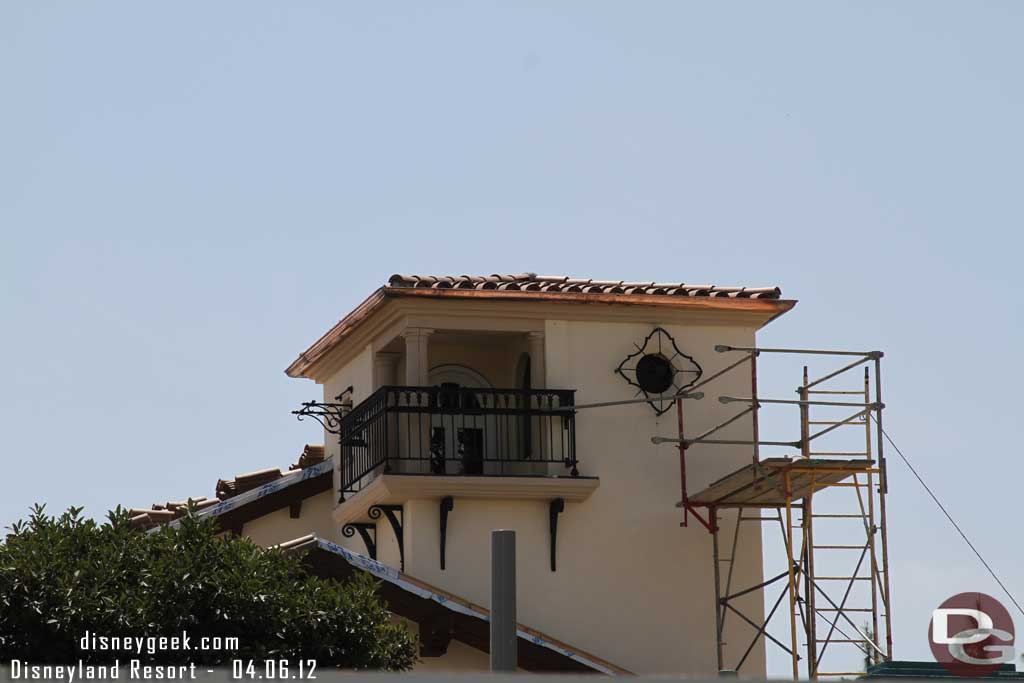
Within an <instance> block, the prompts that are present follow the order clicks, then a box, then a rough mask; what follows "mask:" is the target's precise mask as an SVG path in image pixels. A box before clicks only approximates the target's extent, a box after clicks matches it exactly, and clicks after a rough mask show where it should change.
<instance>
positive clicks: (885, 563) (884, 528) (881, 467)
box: [868, 352, 892, 661]
mask: <svg viewBox="0 0 1024 683" xmlns="http://www.w3.org/2000/svg"><path fill="white" fill-rule="evenodd" d="M874 360H875V425H876V426H877V427H878V431H877V436H876V437H875V441H877V445H878V479H879V487H878V514H879V522H880V525H881V534H882V571H883V574H882V592H883V596H882V606H883V607H884V609H885V660H886V661H891V660H892V618H891V617H890V616H889V613H890V612H891V611H892V610H891V607H892V593H891V592H890V591H889V530H888V520H887V519H886V512H885V497H886V494H888V493H889V473H888V471H887V469H886V464H885V445H884V443H883V441H884V440H885V430H884V429H883V428H882V409H883V406H884V404H883V403H882V354H881V353H880V352H876V353H875V359H874ZM868 414H869V415H870V413H868ZM876 638H877V636H876Z"/></svg>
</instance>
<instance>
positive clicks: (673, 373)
mask: <svg viewBox="0 0 1024 683" xmlns="http://www.w3.org/2000/svg"><path fill="white" fill-rule="evenodd" d="M633 346H635V347H636V351H635V352H633V353H631V354H629V355H628V356H626V358H625V359H624V360H623V361H622V362H621V363H619V367H617V368H615V374H617V375H619V376H620V377H622V379H624V380H626V382H628V383H629V385H630V386H633V387H636V389H637V391H636V394H634V396H640V395H641V394H643V396H644V398H647V399H650V400H648V404H650V406H651V408H653V409H654V412H655V413H657V414H658V415H661V414H663V413H665V412H667V411H668V410H669V408H671V407H672V404H673V403H675V401H656V400H653V399H663V398H671V397H672V396H676V395H677V394H681V393H682V392H683V391H685V390H686V389H687V388H689V387H692V386H693V385H694V384H696V382H697V380H698V379H700V376H701V375H702V374H704V371H703V370H702V369H701V367H700V365H699V364H698V363H697V361H695V360H694V359H693V357H691V356H688V355H686V354H685V353H683V352H682V351H681V350H680V349H679V347H678V346H677V345H676V340H675V339H673V337H672V335H670V334H669V333H668V332H666V331H665V330H664V329H662V328H660V327H655V328H654V329H653V330H652V331H651V333H650V334H649V335H647V336H646V337H645V338H644V340H643V342H642V343H640V344H637V343H636V342H634V343H633Z"/></svg>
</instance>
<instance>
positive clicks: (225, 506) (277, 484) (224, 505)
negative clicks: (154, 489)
mask: <svg viewBox="0 0 1024 683" xmlns="http://www.w3.org/2000/svg"><path fill="white" fill-rule="evenodd" d="M333 467H334V461H333V459H332V458H327V459H326V460H324V461H322V462H318V463H317V464H315V465H313V466H311V467H307V468H306V469H303V470H293V471H291V472H289V473H288V474H285V475H284V476H282V477H281V478H280V479H277V480H275V481H271V482H268V483H266V484H264V485H263V486H260V487H258V488H254V489H252V490H251V491H246V492H245V493H239V494H238V495H237V496H234V497H232V498H228V499H227V500H222V501H221V502H219V503H217V504H216V505H211V506H209V507H205V508H203V509H202V510H200V511H199V512H198V513H196V516H197V517H207V516H212V517H218V516H220V515H223V514H224V513H225V512H228V511H229V510H234V509H236V508H240V507H242V506H243V505H246V504H247V503H251V502H253V501H255V500H259V499H260V498H263V497H264V496H269V495H270V494H271V493H277V492H278V491H280V490H282V489H286V488H288V487H289V486H294V485H295V484H298V483H299V482H303V481H306V480H307V479H313V478H315V477H319V476H320V475H321V474H324V473H325V472H330V471H331V469H332V468H333ZM179 524H181V520H179V519H175V520H172V521H170V522H168V525H170V526H178V525H179ZM159 528H160V527H154V528H153V529H150V532H153V531H156V529H159Z"/></svg>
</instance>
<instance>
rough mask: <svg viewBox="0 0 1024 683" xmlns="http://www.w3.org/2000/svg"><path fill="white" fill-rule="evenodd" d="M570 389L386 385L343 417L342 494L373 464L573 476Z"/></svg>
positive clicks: (386, 468) (411, 469) (426, 470)
mask: <svg viewBox="0 0 1024 683" xmlns="http://www.w3.org/2000/svg"><path fill="white" fill-rule="evenodd" d="M574 394H575V391H574V390H569V389H467V388H463V387H454V386H446V385H441V386H435V387H401V386H385V387H381V388H380V389H379V390H377V391H376V392H374V393H373V394H372V395H371V396H370V397H368V398H367V399H366V400H365V401H363V402H362V403H360V404H359V405H357V406H355V407H354V408H352V409H351V411H349V412H348V413H347V414H345V415H344V416H342V417H341V418H340V420H339V422H338V424H337V433H338V434H339V439H340V445H341V493H342V494H343V495H344V494H345V493H351V492H353V491H356V490H358V489H359V488H361V487H362V486H363V485H364V484H365V483H366V480H367V479H368V478H369V477H370V476H371V475H373V474H375V473H376V472H377V471H383V472H393V473H403V474H435V475H442V474H447V475H459V474H463V475H477V476H503V475H504V476H508V475H553V474H566V473H568V474H570V475H572V476H577V475H578V474H579V471H578V469H577V460H576V423H575V417H576V415H575V411H574V409H573V404H574Z"/></svg>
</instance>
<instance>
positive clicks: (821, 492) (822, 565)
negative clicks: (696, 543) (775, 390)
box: [652, 346, 892, 679]
mask: <svg viewBox="0 0 1024 683" xmlns="http://www.w3.org/2000/svg"><path fill="white" fill-rule="evenodd" d="M715 350H716V351H718V352H719V353H723V354H736V355H737V356H738V357H737V359H736V360H735V361H734V362H732V363H729V364H728V365H726V366H725V367H724V368H723V369H721V370H719V371H718V372H715V373H713V374H712V375H710V376H709V377H707V378H704V379H702V381H700V382H699V383H697V384H695V385H694V386H692V387H689V389H688V390H687V393H686V394H684V395H680V396H678V397H676V398H678V399H683V398H689V399H702V398H704V396H705V394H706V393H707V392H708V387H709V385H712V386H713V385H714V383H715V382H716V380H719V379H720V378H722V377H725V376H727V375H731V374H732V373H736V372H742V371H749V381H750V395H749V396H743V397H739V396H729V395H720V396H718V400H719V402H720V403H722V404H726V405H729V404H737V405H740V406H744V407H743V409H742V410H741V411H739V412H738V413H736V414H734V415H732V416H731V417H729V418H727V419H725V420H724V421H722V422H720V423H718V424H717V425H715V426H713V427H712V428H710V429H707V430H705V431H703V432H702V433H700V434H699V435H696V436H691V435H690V433H688V432H687V431H686V430H685V418H686V412H687V411H686V410H685V409H684V405H683V404H684V401H683V400H677V401H676V416H677V420H678V428H679V437H678V438H676V439H668V438H662V437H655V438H654V439H652V441H653V442H654V443H666V442H673V443H676V444H678V449H679V465H680V486H681V489H682V500H681V502H680V503H679V504H678V505H679V507H681V508H682V514H683V520H682V522H681V523H682V525H683V526H687V525H688V524H689V521H690V519H691V518H693V519H696V520H697V521H698V522H699V523H700V524H701V525H703V526H704V527H705V528H706V529H707V530H708V531H709V532H710V534H711V536H712V561H713V563H714V583H715V633H716V643H717V657H718V668H719V669H720V670H727V669H732V670H737V671H739V670H740V669H741V667H742V666H743V664H744V662H745V661H746V660H747V658H748V656H749V655H750V653H751V652H752V651H753V649H754V647H755V646H756V645H757V643H758V641H759V640H760V639H761V638H764V639H765V640H766V642H771V643H773V644H774V645H777V646H778V647H780V648H781V649H782V650H784V651H785V652H786V653H788V654H789V656H790V658H791V661H792V672H793V678H794V679H799V678H800V677H801V676H802V675H803V676H806V677H807V678H810V679H817V678H819V677H835V676H853V675H858V674H861V673H863V672H864V670H865V669H866V666H867V665H868V664H870V663H875V662H878V661H888V660H890V659H891V655H892V632H891V627H890V624H891V621H890V609H889V607H890V604H891V601H890V593H889V574H888V542H887V541H888V537H887V531H886V512H885V496H886V493H887V488H888V486H887V480H886V468H885V455H884V451H883V443H882V409H883V407H884V405H883V403H882V388H881V358H882V353H881V352H879V351H868V352H852V351H821V350H810V349H768V348H739V347H730V346H717V347H715ZM761 354H801V355H805V356H813V357H815V359H816V360H822V359H823V357H832V358H836V357H840V358H841V357H846V358H844V359H843V360H848V361H849V362H847V363H846V364H845V365H842V366H841V367H839V368H837V369H834V370H830V371H828V372H826V373H825V374H822V375H820V376H818V377H814V378H812V377H810V375H809V374H808V368H807V366H804V369H803V379H802V383H801V384H800V386H799V387H798V388H797V390H796V393H797V399H795V400H791V399H769V398H762V397H761V396H759V394H758V387H757V376H758V371H757V360H758V356H760V355H761ZM860 368H863V375H862V377H861V373H859V372H858V370H859V369H860ZM854 375H856V376H857V380H858V385H859V386H855V387H853V388H851V387H850V386H849V385H846V386H843V385H841V384H840V382H842V381H843V380H847V381H849V379H850V378H851V376H854ZM872 375H873V380H874V382H873V384H874V386H873V387H872ZM872 391H873V393H874V396H873V397H872ZM771 406H780V407H787V406H788V407H791V408H796V409H797V412H798V413H799V427H800V436H799V438H798V439H795V440H792V441H768V440H762V439H761V436H760V424H759V412H760V411H761V410H762V409H763V408H767V407H771ZM748 416H749V420H748V422H749V425H750V430H751V432H750V438H713V437H714V436H715V435H716V434H719V433H720V432H722V431H723V430H725V429H726V428H727V427H729V426H730V425H735V427H740V426H742V425H743V424H744V423H743V422H742V421H743V418H746V417H748ZM735 427H734V428H735ZM840 430H842V431H846V430H850V431H851V432H852V433H853V434H854V437H853V438H855V439H857V441H858V443H859V438H860V437H857V436H856V432H857V430H860V431H861V432H862V433H863V447H858V448H857V449H856V450H832V449H830V448H829V447H828V446H827V445H819V444H824V443H826V441H825V440H824V439H823V437H825V436H827V435H830V434H831V435H833V437H835V436H837V435H839V434H840V433H841V431H840ZM847 438H849V437H847ZM698 446H701V447H704V446H707V447H715V446H733V447H735V446H749V447H750V448H751V463H750V464H749V465H746V466H744V467H742V468H740V469H739V470H736V471H734V472H732V473H730V474H728V475H727V476H725V477H723V478H721V479H719V480H718V481H716V482H714V483H712V484H711V485H710V486H708V487H707V488H705V489H704V490H702V491H700V492H698V493H695V494H690V493H689V492H688V490H687V483H686V461H687V456H688V453H689V451H691V450H692V449H693V448H695V447H698ZM762 448H792V449H795V450H796V453H795V454H794V455H795V457H778V458H768V459H762V458H761V449H762ZM844 489H845V490H846V495H845V496H843V495H841V492H842V491H843V490H844ZM826 493H828V494H829V495H828V496H825V494H826ZM726 520H729V521H731V522H732V533H731V534H729V533H725V534H723V533H722V522H723V521H726ZM751 522H755V523H756V525H757V529H758V530H759V529H760V528H761V524H762V523H763V522H771V523H773V524H778V526H779V529H780V531H781V538H782V546H783V550H784V553H785V557H786V567H784V568H783V569H782V571H780V572H779V573H778V574H776V575H774V576H773V577H772V578H769V579H767V580H764V581H762V582H760V583H759V584H757V585H754V586H748V587H735V586H734V585H733V584H734V582H735V581H736V580H737V577H736V576H735V575H734V571H733V569H734V567H735V561H736V552H737V549H738V548H739V547H740V545H741V544H740V543H739V539H740V527H741V525H743V524H744V523H747V524H749V523H751ZM858 522H859V523H858ZM844 523H845V524H847V525H850V524H852V526H853V527H854V528H853V529H852V530H851V529H846V530H841V529H839V528H838V527H837V525H842V524H844ZM816 525H817V526H818V527H820V528H819V529H818V530H816V529H815V526H816ZM833 535H834V536H838V537H840V540H842V541H844V542H843V543H836V542H832V543H830V542H827V540H826V538H827V537H831V536H833ZM722 536H724V537H725V538H720V537H722ZM730 536H731V538H730ZM850 537H856V538H857V539H859V540H857V541H856V542H850V541H849V538H850ZM723 545H724V546H725V547H724V548H723ZM723 564H727V565H728V570H727V571H725V572H723V569H722V565H723ZM835 567H845V569H838V570H836V569H834V568H835ZM822 571H823V572H824V573H822ZM723 573H724V574H725V576H723ZM765 575H767V574H765ZM779 585H781V586H782V590H781V592H780V593H779V595H778V597H777V598H776V599H775V600H774V601H773V603H772V607H771V608H770V610H769V611H768V613H767V615H766V616H765V618H764V619H763V621H761V622H760V623H758V622H757V621H755V620H754V619H751V618H750V617H749V616H747V615H746V614H744V613H743V612H742V611H741V609H740V608H739V607H738V606H737V605H736V601H737V599H738V598H741V597H743V596H746V595H749V594H751V593H755V592H758V591H764V590H765V589H768V588H769V587H772V586H779ZM858 601H859V602H858ZM783 603H786V604H787V606H788V611H789V617H788V627H789V628H788V635H789V638H788V640H789V645H788V646H787V644H786V643H785V642H784V640H785V638H783V639H780V638H777V637H776V636H774V635H772V634H771V633H769V632H768V627H769V624H770V623H771V622H772V620H773V618H774V617H775V616H776V615H777V613H778V612H779V608H780V607H781V606H782V604H783ZM733 615H734V618H738V619H740V620H741V621H742V622H744V623H746V624H747V626H749V627H750V629H751V630H752V636H751V640H750V644H749V646H747V647H746V648H745V650H744V651H743V654H742V655H740V656H739V658H738V659H737V660H736V661H734V662H727V661H725V654H724V649H725V648H724V646H725V645H726V643H725V639H724V630H725V625H726V622H727V617H729V616H733ZM858 617H859V619H861V620H863V621H862V622H861V624H858V623H857V621H855V619H856V618H858ZM801 636H802V638H803V640H804V642H803V644H802V646H801V642H800V640H801ZM842 646H846V647H853V648H856V651H855V652H854V653H853V654H854V655H855V657H856V658H857V659H858V660H859V661H861V662H862V663H863V664H864V668H863V669H860V670H856V669H855V668H853V667H850V666H849V665H845V666H838V667H836V666H831V663H832V662H833V661H836V662H844V663H845V662H848V661H849V660H850V652H849V651H847V653H846V654H845V655H844V654H842V650H843V649H844V648H843V647H842ZM801 651H803V652H804V653H805V656H804V657H801V654H800V653H801ZM826 655H829V657H828V658H826ZM801 661H802V662H803V665H802V666H801Z"/></svg>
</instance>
